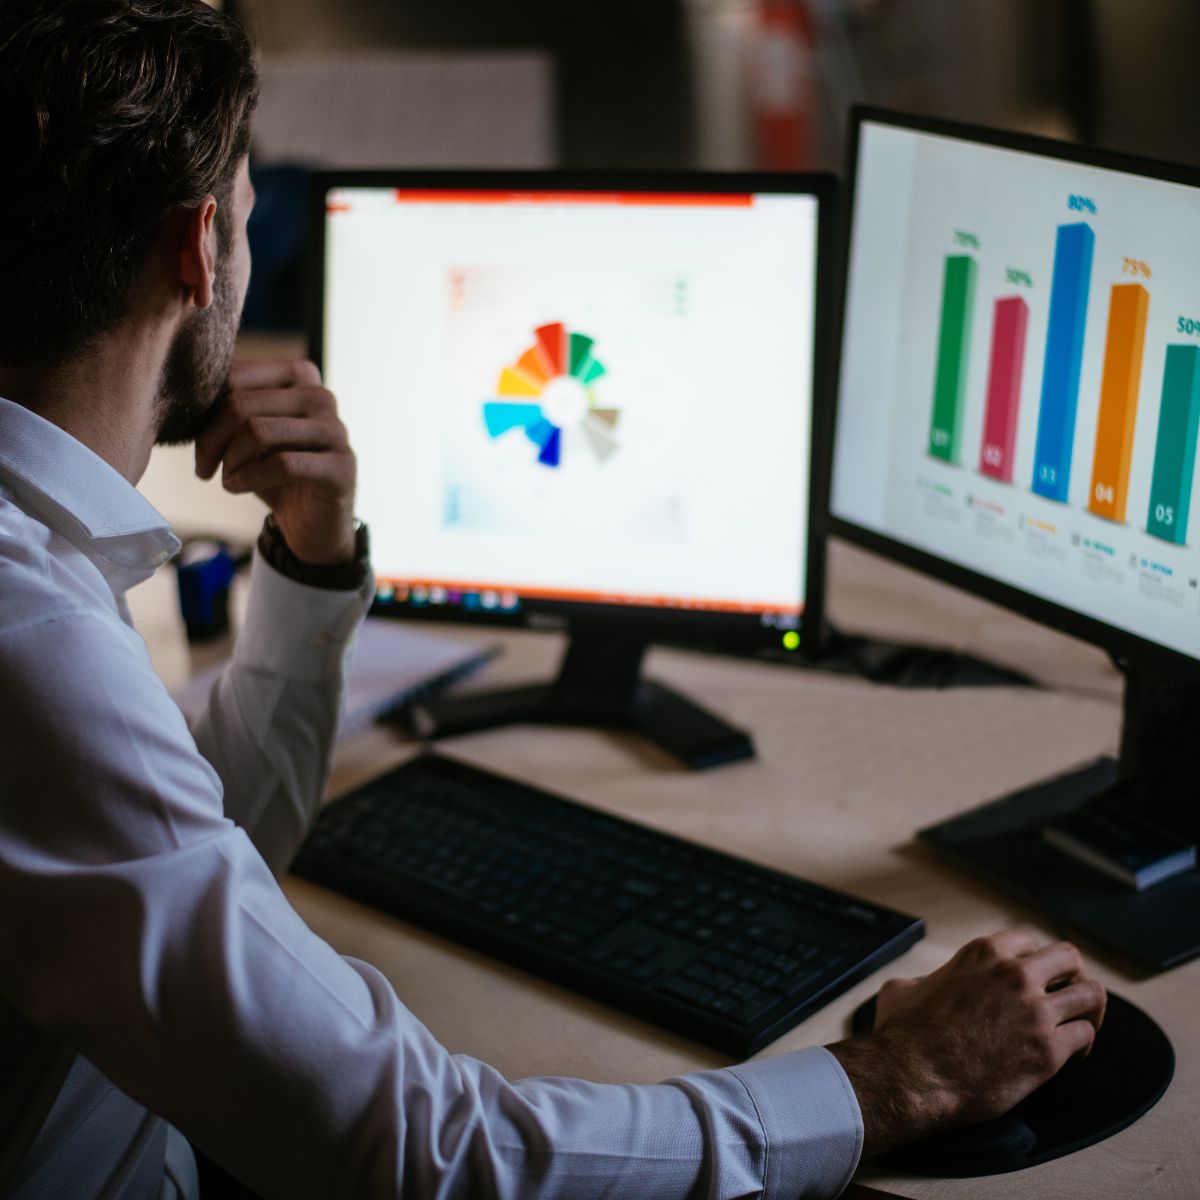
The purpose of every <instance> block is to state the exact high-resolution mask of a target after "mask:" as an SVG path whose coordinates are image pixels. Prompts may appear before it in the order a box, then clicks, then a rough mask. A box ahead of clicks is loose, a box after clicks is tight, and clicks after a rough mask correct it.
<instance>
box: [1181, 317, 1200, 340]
mask: <svg viewBox="0 0 1200 1200" xmlns="http://www.w3.org/2000/svg"><path fill="white" fill-rule="evenodd" d="M1177 328H1178V330H1179V332H1180V333H1185V334H1187V336H1188V337H1200V321H1198V320H1196V318H1195V317H1180V318H1179V325H1178V326H1177Z"/></svg>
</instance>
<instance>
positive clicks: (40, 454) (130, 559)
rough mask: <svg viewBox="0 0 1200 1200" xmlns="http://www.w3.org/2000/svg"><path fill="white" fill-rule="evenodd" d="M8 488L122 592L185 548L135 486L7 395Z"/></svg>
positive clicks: (0, 477) (0, 436) (3, 466)
mask: <svg viewBox="0 0 1200 1200" xmlns="http://www.w3.org/2000/svg"><path fill="white" fill-rule="evenodd" d="M0 483H3V484H5V485H6V486H7V487H8V488H9V489H10V490H11V491H12V493H13V495H14V496H15V497H16V499H17V501H18V503H19V505H20V507H21V508H23V509H24V510H25V511H26V512H28V513H29V514H30V515H31V516H34V517H36V518H37V519H38V520H39V521H41V522H42V523H43V524H45V525H47V526H49V527H50V528H51V529H52V530H54V532H55V533H59V534H61V535H62V536H63V537H64V538H66V539H67V540H68V541H69V542H71V543H72V544H73V545H75V546H76V547H78V548H79V549H80V550H81V551H83V553H84V554H86V555H87V556H88V558H90V559H91V560H92V561H93V562H94V563H95V564H96V566H97V567H98V568H99V569H100V571H101V572H102V573H103V575H104V576H105V578H106V579H107V580H108V581H109V583H110V584H111V585H112V587H113V589H114V591H124V590H126V589H127V588H130V587H133V586H134V584H136V583H141V582H142V580H144V579H148V578H149V577H150V576H151V575H153V574H154V572H155V570H157V568H159V567H161V566H162V565H163V564H164V563H165V562H167V561H168V560H169V559H170V558H171V557H173V556H174V555H175V554H176V553H178V551H179V545H180V543H179V539H178V538H177V537H175V535H174V534H173V533H172V532H171V530H170V528H169V527H168V525H167V523H166V521H165V520H164V519H163V517H162V516H161V515H160V514H159V513H158V511H157V510H156V509H155V508H154V506H153V505H151V504H150V502H149V501H148V500H147V499H146V498H145V497H144V496H142V494H141V493H140V492H139V491H138V490H137V488H135V487H134V486H133V484H131V483H130V482H129V481H128V480H127V479H125V478H124V477H123V476H122V475H121V474H120V473H119V472H117V471H116V470H114V469H113V468H112V467H111V466H109V464H108V463H106V462H105V461H104V459H102V458H101V457H100V456H99V455H98V454H95V453H94V452H93V451H91V450H89V449H88V448H87V446H85V445H84V444H83V443H82V442H80V441H78V440H77V439H75V438H73V437H72V436H71V435H70V434H69V433H67V432H66V431H65V430H63V429H60V428H59V427H58V426H57V425H54V424H52V423H51V422H49V421H47V420H45V418H43V417H39V416H38V415H37V414H36V413H33V412H30V411H29V409H27V408H23V407H22V406H21V405H19V404H14V403H13V402H12V401H11V400H5V399H4V398H3V397H0Z"/></svg>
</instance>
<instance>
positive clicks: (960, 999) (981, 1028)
mask: <svg viewBox="0 0 1200 1200" xmlns="http://www.w3.org/2000/svg"><path fill="white" fill-rule="evenodd" d="M1106 1000H1107V994H1106V992H1105V990H1104V988H1103V987H1102V986H1101V985H1100V984H1099V983H1097V982H1096V981H1095V980H1094V979H1091V978H1089V977H1088V975H1087V974H1086V972H1085V971H1084V968H1083V962H1082V959H1081V958H1080V955H1079V951H1078V950H1076V949H1075V947H1074V946H1072V945H1070V944H1069V943H1067V942H1055V943H1054V944H1053V945H1049V946H1043V947H1039V945H1038V941H1037V939H1036V938H1035V937H1034V936H1033V935H1032V934H1031V933H1029V932H1028V931H1027V930H1023V929H1009V930H1006V931H1005V932H1003V933H998V934H995V935H993V936H992V937H986V938H976V939H975V940H974V941H971V942H968V943H967V944H966V945H965V946H963V948H962V949H961V950H959V951H958V953H957V954H955V955H954V957H953V958H952V959H950V961H949V962H948V963H946V964H945V966H943V967H940V968H939V969H938V970H936V971H934V972H932V973H931V974H929V975H926V976H924V977H922V978H920V979H909V980H889V981H888V982H887V983H885V984H884V985H883V987H882V988H881V989H880V992H879V997H878V1001H877V1004H876V1013H875V1026H874V1029H873V1030H872V1032H871V1033H870V1034H868V1035H867V1036H865V1037H861V1038H854V1039H852V1040H851V1041H848V1042H838V1043H837V1044H836V1045H833V1046H830V1047H829V1049H830V1051H831V1052H832V1053H833V1054H834V1055H835V1057H836V1058H837V1059H838V1061H839V1062H840V1063H841V1064H842V1067H843V1068H844V1070H845V1072H846V1074H847V1075H848V1076H849V1078H850V1082H851V1083H852V1084H853V1086H854V1090H855V1093H856V1094H857V1096H858V1101H859V1107H860V1108H861V1109H862V1114H863V1129H864V1146H863V1154H864V1157H871V1156H873V1155H876V1154H882V1153H884V1152H885V1151H887V1150H890V1149H893V1148H895V1147H897V1146H900V1145H902V1144H904V1143H905V1142H911V1141H915V1140H916V1139H917V1138H919V1137H923V1136H925V1135H926V1134H929V1133H934V1132H936V1131H937V1130H939V1129H946V1128H949V1127H951V1126H954V1125H967V1124H971V1123H973V1122H976V1121H983V1120H986V1119H988V1118H989V1117H998V1116H1000V1115H1001V1114H1002V1113H1005V1112H1007V1111H1008V1110H1009V1109H1010V1108H1012V1107H1013V1105H1015V1104H1017V1103H1018V1102H1019V1101H1021V1100H1023V1099H1024V1098H1025V1097H1026V1096H1027V1095H1029V1093H1030V1092H1032V1091H1033V1090H1034V1089H1035V1088H1037V1087H1039V1086H1040V1085H1041V1084H1043V1083H1045V1082H1046V1080H1047V1079H1049V1078H1050V1077H1051V1076H1052V1075H1054V1074H1055V1073H1056V1072H1057V1071H1058V1070H1059V1068H1060V1067H1062V1066H1063V1065H1064V1064H1065V1063H1066V1061H1067V1060H1068V1059H1069V1058H1071V1057H1072V1056H1073V1055H1075V1054H1087V1053H1088V1052H1089V1051H1090V1050H1091V1047H1092V1042H1093V1040H1094V1038H1095V1036H1096V1031H1097V1030H1098V1029H1099V1028H1100V1022H1101V1021H1102V1020H1103V1019H1104V1007H1105V1003H1106Z"/></svg>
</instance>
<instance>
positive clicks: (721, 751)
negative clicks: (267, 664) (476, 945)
mask: <svg viewBox="0 0 1200 1200" xmlns="http://www.w3.org/2000/svg"><path fill="white" fill-rule="evenodd" d="M646 648H647V647H646V643H645V642H644V641H642V640H640V639H636V638H631V637H629V636H627V635H625V634H624V632H623V631H622V630H620V629H619V628H617V627H615V626H614V627H609V626H606V625H603V624H599V623H597V624H591V623H589V624H584V625H580V624H576V625H573V626H572V630H571V639H570V642H569V643H568V646H567V652H566V654H565V655H564V657H563V662H562V666H561V668H560V670H559V674H558V678H557V679H555V680H554V681H553V682H552V683H546V684H530V685H527V686H524V687H514V688H504V689H499V690H493V691H483V692H473V693H469V694H467V695H464V696H445V697H439V698H437V699H434V700H430V701H427V702H424V703H421V704H417V705H414V706H413V707H412V709H411V710H410V713H409V720H410V723H411V726H412V729H413V732H415V733H416V734H417V735H418V736H420V737H423V738H439V737H451V736H453V735H454V734H459V733H470V732H474V731H477V730H481V729H490V728H493V727H495V726H498V725H512V724H527V723H537V724H559V725H598V726H601V727H605V728H617V729H630V730H633V731H635V732H637V733H640V734H642V736H644V737H645V738H646V739H647V740H649V741H651V742H653V743H654V744H655V745H657V746H659V747H660V748H661V749H663V750H665V751H666V752H667V753H668V754H670V755H672V756H673V757H674V758H676V759H678V760H679V761H680V762H682V763H683V764H684V765H685V766H687V767H690V768H691V769H692V770H696V771H698V770H703V769H705V768H707V767H716V766H720V765H721V764H723V763H729V762H736V761H738V760H739V759H743V758H753V757H754V743H753V741H752V740H751V738H750V735H749V734H748V733H745V732H744V731H743V730H740V729H737V728H736V727H734V726H733V725H730V724H729V723H728V722H726V721H724V720H722V719H721V718H720V717H718V716H716V715H715V714H714V713H711V712H709V711H708V710H707V709H705V708H702V707H701V706H700V705H698V704H696V703H694V702H693V701H691V700H689V699H687V698H686V697H685V696H682V695H680V694H679V693H678V692H675V691H672V690H671V689H670V688H668V687H665V686H663V685H662V684H660V683H655V682H654V681H653V680H649V679H643V678H642V676H641V663H642V658H643V657H644V655H645V652H646Z"/></svg>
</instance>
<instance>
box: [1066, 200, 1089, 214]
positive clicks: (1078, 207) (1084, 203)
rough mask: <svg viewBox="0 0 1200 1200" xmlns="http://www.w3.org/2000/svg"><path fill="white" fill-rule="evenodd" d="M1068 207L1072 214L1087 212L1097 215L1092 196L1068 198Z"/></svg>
mask: <svg viewBox="0 0 1200 1200" xmlns="http://www.w3.org/2000/svg"><path fill="white" fill-rule="evenodd" d="M1067 207H1068V208H1069V209H1070V210H1071V211H1072V212H1085V213H1092V214H1093V215H1095V212H1096V202H1095V200H1093V199H1092V198H1091V197H1090V196H1068V197H1067Z"/></svg>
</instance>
